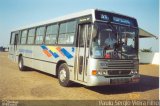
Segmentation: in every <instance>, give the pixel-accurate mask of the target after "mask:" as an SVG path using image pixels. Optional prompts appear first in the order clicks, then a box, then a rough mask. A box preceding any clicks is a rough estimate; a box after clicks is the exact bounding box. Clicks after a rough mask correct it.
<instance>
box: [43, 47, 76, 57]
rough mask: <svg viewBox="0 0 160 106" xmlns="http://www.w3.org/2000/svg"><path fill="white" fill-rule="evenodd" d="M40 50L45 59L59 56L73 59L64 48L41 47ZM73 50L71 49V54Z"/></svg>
mask: <svg viewBox="0 0 160 106" xmlns="http://www.w3.org/2000/svg"><path fill="white" fill-rule="evenodd" d="M41 48H42V49H43V53H44V54H45V55H46V56H47V57H52V56H53V57H54V58H58V57H60V56H59V54H61V55H62V56H65V57H67V58H68V59H71V58H73V56H72V54H70V53H69V52H68V51H67V50H66V49H65V48H61V47H53V46H46V45H41ZM73 50H74V49H73V48H72V52H73Z"/></svg>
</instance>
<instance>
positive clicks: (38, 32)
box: [35, 26, 45, 44]
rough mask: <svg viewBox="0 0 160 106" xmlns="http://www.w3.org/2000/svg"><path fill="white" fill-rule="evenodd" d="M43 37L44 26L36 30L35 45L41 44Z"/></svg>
mask: <svg viewBox="0 0 160 106" xmlns="http://www.w3.org/2000/svg"><path fill="white" fill-rule="evenodd" d="M44 35H45V27H44V26H42V27H38V28H37V30H36V40H35V44H42V43H43V37H44Z"/></svg>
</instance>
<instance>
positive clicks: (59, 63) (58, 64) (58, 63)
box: [56, 60, 67, 77]
mask: <svg viewBox="0 0 160 106" xmlns="http://www.w3.org/2000/svg"><path fill="white" fill-rule="evenodd" d="M63 63H67V62H66V61H65V60H59V61H58V62H57V65H56V76H57V77H58V68H59V66H60V65H61V64H63Z"/></svg>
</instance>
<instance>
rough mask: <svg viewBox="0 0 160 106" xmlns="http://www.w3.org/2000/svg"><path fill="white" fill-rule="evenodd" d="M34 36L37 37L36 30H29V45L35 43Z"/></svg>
mask: <svg viewBox="0 0 160 106" xmlns="http://www.w3.org/2000/svg"><path fill="white" fill-rule="evenodd" d="M34 36H35V28H33V29H30V30H29V32H28V40H27V44H33V43H34Z"/></svg>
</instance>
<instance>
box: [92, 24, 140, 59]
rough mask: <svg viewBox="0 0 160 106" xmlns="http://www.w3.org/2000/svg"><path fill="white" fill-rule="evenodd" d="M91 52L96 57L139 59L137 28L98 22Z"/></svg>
mask: <svg viewBox="0 0 160 106" xmlns="http://www.w3.org/2000/svg"><path fill="white" fill-rule="evenodd" d="M94 35H95V36H94V37H93V41H92V51H91V54H92V56H93V57H94V58H111V59H137V58H138V57H137V54H138V42H137V41H138V36H137V29H134V28H131V27H127V26H121V25H116V24H111V23H100V22H96V23H95V26H94Z"/></svg>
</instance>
